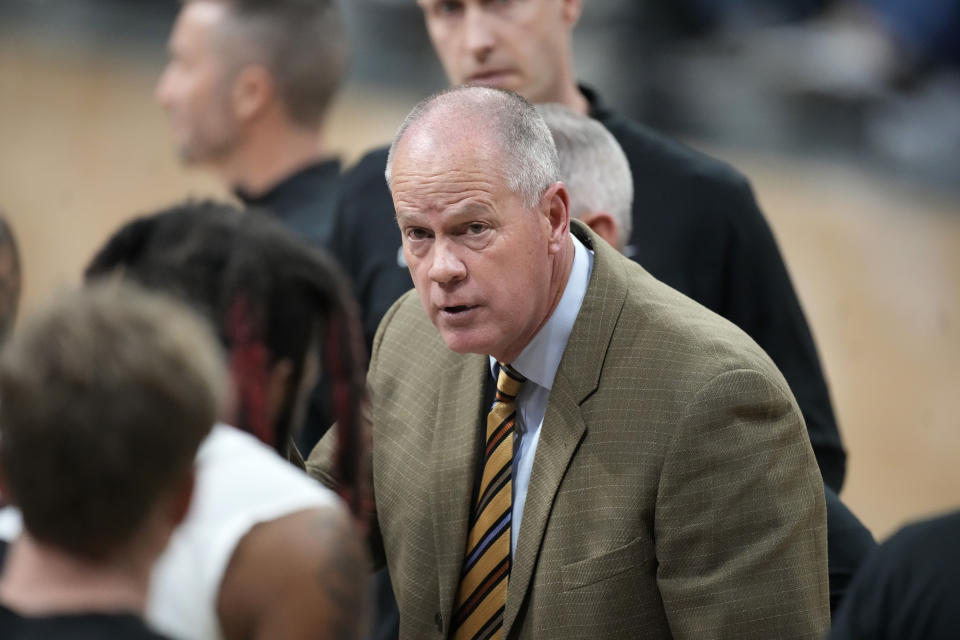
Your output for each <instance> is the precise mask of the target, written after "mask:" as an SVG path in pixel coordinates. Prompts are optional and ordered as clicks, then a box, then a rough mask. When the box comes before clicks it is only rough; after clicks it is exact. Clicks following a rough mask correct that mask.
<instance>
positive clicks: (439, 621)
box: [433, 611, 443, 633]
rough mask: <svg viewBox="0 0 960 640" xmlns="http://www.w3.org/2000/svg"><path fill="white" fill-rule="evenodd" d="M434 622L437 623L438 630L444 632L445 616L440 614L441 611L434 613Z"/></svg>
mask: <svg viewBox="0 0 960 640" xmlns="http://www.w3.org/2000/svg"><path fill="white" fill-rule="evenodd" d="M433 623H434V624H435V625H437V631H439V632H440V633H443V616H442V615H440V612H439V611H437V612H436V613H435V614H433Z"/></svg>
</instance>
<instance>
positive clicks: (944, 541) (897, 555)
mask: <svg viewBox="0 0 960 640" xmlns="http://www.w3.org/2000/svg"><path fill="white" fill-rule="evenodd" d="M958 541H960V511H955V512H953V513H949V514H946V515H943V516H940V517H938V518H933V519H931V520H926V521H924V522H919V523H915V524H911V525H909V526H907V527H904V528H903V529H901V530H900V531H899V532H897V533H896V534H895V535H894V536H893V537H891V538H890V539H889V540H887V541H886V542H884V543H883V544H882V545H880V547H879V548H878V549H876V550H875V551H874V552H873V554H872V555H871V556H870V557H868V558H867V560H866V562H864V563H863V566H861V567H860V569H859V570H858V571H857V574H856V576H855V578H854V580H853V583H852V584H851V585H850V589H849V591H848V592H847V596H846V599H845V600H844V602H843V604H842V605H841V606H840V610H839V612H838V613H837V615H836V616H835V617H834V622H833V632H832V634H831V635H830V639H831V640H868V639H869V640H888V639H889V640H921V639H923V640H946V639H947V638H951V639H952V638H957V637H958V636H960V606H958V604H960V544H958Z"/></svg>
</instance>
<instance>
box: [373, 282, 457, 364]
mask: <svg viewBox="0 0 960 640" xmlns="http://www.w3.org/2000/svg"><path fill="white" fill-rule="evenodd" d="M373 355H374V357H373V359H372V360H371V371H373V370H374V369H375V368H376V369H381V368H383V367H387V368H388V369H394V368H407V367H408V366H416V365H417V363H420V362H423V363H425V364H427V365H428V366H429V363H440V362H443V361H446V360H447V359H448V358H451V357H454V356H455V354H453V352H452V351H450V350H449V349H447V347H446V345H445V344H444V342H443V339H442V338H441V337H440V334H439V332H438V331H437V329H436V327H435V326H434V325H433V323H432V322H431V321H430V318H429V317H428V316H427V313H426V312H425V311H424V309H423V305H422V304H421V302H420V297H419V296H418V295H417V291H416V289H410V290H409V291H407V292H406V293H405V294H403V295H402V296H400V298H399V299H398V300H397V301H396V302H394V303H393V305H392V306H391V307H390V309H389V310H388V311H387V313H386V314H384V316H383V320H381V321H380V326H379V327H378V328H377V334H376V336H375V337H374V339H373Z"/></svg>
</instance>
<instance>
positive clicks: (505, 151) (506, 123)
mask: <svg viewBox="0 0 960 640" xmlns="http://www.w3.org/2000/svg"><path fill="white" fill-rule="evenodd" d="M464 139H468V140H470V141H471V142H472V143H474V144H475V145H476V146H477V149H478V150H483V151H486V152H489V153H492V154H499V156H500V158H501V160H502V162H501V163H500V166H501V174H502V176H501V177H502V178H503V179H504V180H506V184H507V187H508V188H509V189H510V190H511V191H513V192H514V193H516V194H517V195H519V196H520V197H521V198H522V199H523V201H524V202H525V203H526V205H527V206H533V204H534V203H536V202H537V201H538V200H539V199H540V196H541V195H543V193H544V191H546V190H547V188H549V187H550V185H552V184H553V183H555V182H556V181H557V180H559V176H560V167H559V161H558V159H557V150H556V147H555V146H554V143H553V138H552V137H551V135H550V130H549V129H548V128H547V125H546V123H544V121H543V118H541V117H540V116H539V115H538V114H537V111H536V109H535V108H534V107H533V106H532V105H531V104H530V103H529V102H527V101H526V100H524V99H523V98H521V97H520V96H519V95H517V94H514V93H510V92H508V91H501V90H499V89H490V88H486V87H457V88H455V89H448V90H446V91H442V92H440V93H438V94H435V95H433V96H431V97H429V98H427V99H426V100H424V101H422V102H420V103H419V104H418V105H417V106H416V107H414V108H413V110H412V111H411V112H410V114H409V115H408V116H407V117H406V119H405V120H404V121H403V124H401V125H400V128H399V129H398V130H397V134H396V136H394V139H393V144H391V145H390V152H389V154H388V156H387V167H386V172H385V175H386V179H387V184H388V185H390V187H391V189H392V188H393V187H392V184H391V178H392V174H393V163H394V159H395V157H396V152H397V150H398V148H399V147H400V146H401V145H410V146H416V147H420V148H423V147H425V146H434V147H438V148H443V147H445V146H449V145H451V144H452V143H453V142H455V141H458V140H464Z"/></svg>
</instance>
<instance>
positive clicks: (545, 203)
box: [540, 182, 570, 253]
mask: <svg viewBox="0 0 960 640" xmlns="http://www.w3.org/2000/svg"><path fill="white" fill-rule="evenodd" d="M540 203H541V206H542V207H543V210H544V213H545V216H546V221H547V223H548V224H549V225H550V230H549V235H550V253H556V252H557V251H559V250H560V247H562V246H563V244H564V243H565V242H566V241H567V235H568V234H569V232H570V195H569V194H568V193H567V187H566V186H565V185H564V184H563V183H562V182H555V183H554V184H553V186H551V187H550V188H549V189H547V190H546V192H544V194H543V198H542V199H541V201H540Z"/></svg>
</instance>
